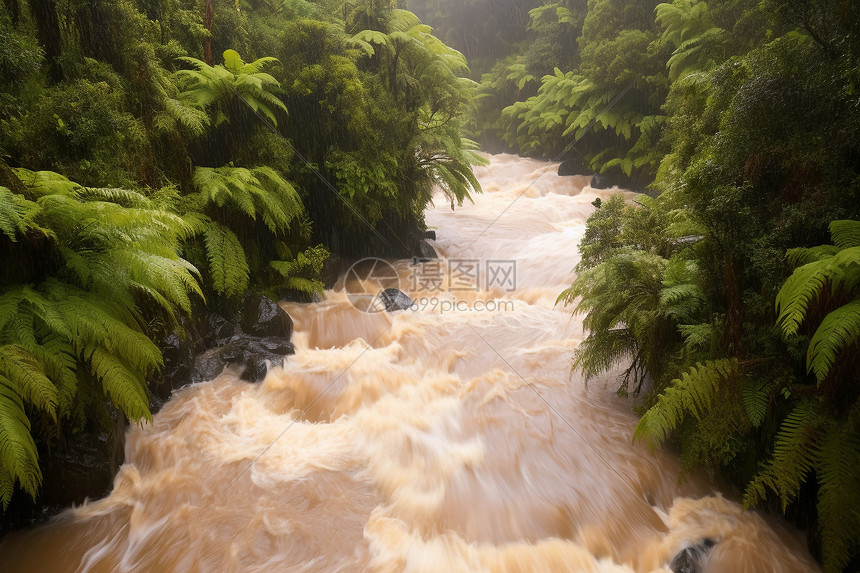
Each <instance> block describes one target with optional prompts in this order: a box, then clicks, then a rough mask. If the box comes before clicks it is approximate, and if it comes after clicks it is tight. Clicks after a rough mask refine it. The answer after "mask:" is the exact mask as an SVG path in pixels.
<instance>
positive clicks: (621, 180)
mask: <svg viewBox="0 0 860 573" xmlns="http://www.w3.org/2000/svg"><path fill="white" fill-rule="evenodd" d="M591 187H592V188H593V189H611V188H612V187H619V188H621V189H632V188H633V180H632V179H631V178H630V177H628V176H627V175H625V174H624V172H623V171H621V170H620V169H618V168H617V167H615V168H612V169H608V170H606V171H605V172H603V173H595V174H594V177H593V178H592V179H591Z"/></svg>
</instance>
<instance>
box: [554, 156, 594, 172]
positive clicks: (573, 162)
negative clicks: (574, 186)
mask: <svg viewBox="0 0 860 573" xmlns="http://www.w3.org/2000/svg"><path fill="white" fill-rule="evenodd" d="M591 173H593V171H592V170H591V168H590V167H589V166H588V163H587V162H585V161H584V160H583V158H582V157H579V156H577V157H571V158H568V159H565V160H564V161H562V162H561V163H559V165H558V174H559V176H561V177H568V176H571V175H591Z"/></svg>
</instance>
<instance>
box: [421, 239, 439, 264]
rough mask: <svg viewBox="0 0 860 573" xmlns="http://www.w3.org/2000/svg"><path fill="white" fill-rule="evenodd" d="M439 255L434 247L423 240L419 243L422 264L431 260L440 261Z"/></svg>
mask: <svg viewBox="0 0 860 573" xmlns="http://www.w3.org/2000/svg"><path fill="white" fill-rule="evenodd" d="M438 258H439V255H438V254H437V253H436V249H434V248H433V245H431V244H430V243H428V242H427V241H425V240H424V239H421V240H420V241H418V260H419V261H421V262H427V261H429V260H431V259H438Z"/></svg>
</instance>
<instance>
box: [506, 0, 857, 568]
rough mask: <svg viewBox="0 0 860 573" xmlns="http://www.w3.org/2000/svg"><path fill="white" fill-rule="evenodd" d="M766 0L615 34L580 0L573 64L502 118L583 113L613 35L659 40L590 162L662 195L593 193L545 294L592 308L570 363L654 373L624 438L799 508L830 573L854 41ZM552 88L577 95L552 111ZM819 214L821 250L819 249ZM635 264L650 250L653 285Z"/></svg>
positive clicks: (800, 10) (850, 259)
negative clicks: (576, 252) (647, 177)
mask: <svg viewBox="0 0 860 573" xmlns="http://www.w3.org/2000/svg"><path fill="white" fill-rule="evenodd" d="M768 6H770V5H767V6H765V5H754V4H747V5H743V3H729V2H718V1H712V2H708V3H707V4H706V3H704V2H691V1H685V0H676V1H674V2H671V3H665V4H660V5H659V6H656V7H655V8H656V10H655V12H654V14H655V23H656V24H657V26H658V28H657V29H654V28H649V27H648V26H642V25H636V26H629V25H628V30H629V31H630V32H629V33H627V34H616V36H615V38H614V39H613V38H611V37H609V35H608V31H609V30H615V29H618V27H619V26H624V24H623V22H624V19H625V17H626V16H625V12H624V10H623V9H619V8H618V7H613V6H609V5H607V4H606V3H604V2H597V1H595V2H592V3H590V4H589V13H588V15H587V17H586V19H585V22H584V26H583V35H582V38H581V56H582V64H581V65H580V66H579V68H578V69H575V70H571V71H570V72H567V73H556V74H554V78H553V79H545V81H544V82H543V85H544V87H543V88H542V91H541V92H540V94H539V95H540V96H541V97H542V98H544V101H538V99H534V100H533V101H532V102H528V101H527V102H522V103H520V104H515V106H518V107H519V109H517V110H509V111H508V112H505V113H510V112H511V111H516V112H517V113H518V114H520V115H519V116H518V117H520V118H526V117H530V118H533V121H535V122H537V119H534V118H538V117H542V119H541V121H544V122H545V124H544V125H542V126H541V127H539V128H538V127H536V128H535V133H536V135H541V128H545V129H555V130H556V131H558V130H559V129H561V126H562V125H564V123H563V122H565V123H566V122H571V121H572V120H571V119H570V118H571V117H573V118H574V120H575V119H576V114H577V113H580V107H582V105H583V104H582V103H581V102H582V101H583V100H579V101H577V100H575V98H574V94H575V90H576V89H577V88H578V87H579V88H581V89H582V90H583V92H582V93H589V90H591V89H594V90H595V91H594V93H595V94H600V93H612V92H609V91H606V90H607V86H609V85H612V84H611V83H610V82H609V81H608V80H609V79H610V77H611V76H612V75H613V74H624V73H628V74H629V73H631V71H630V70H628V69H626V67H624V66H617V67H616V63H617V62H621V61H623V60H624V58H625V56H624V55H623V54H619V53H618V50H617V49H616V50H613V51H610V50H609V48H608V46H610V45H614V46H615V47H616V48H618V47H619V46H621V45H624V46H627V47H628V48H629V49H630V50H631V51H633V52H635V51H636V50H637V49H639V48H637V46H638V45H639V44H637V42H642V41H644V40H642V36H641V34H636V33H635V30H639V31H640V32H642V33H644V34H645V35H646V36H648V35H649V34H654V35H653V36H649V37H651V40H649V42H650V43H649V44H648V46H649V48H648V50H649V54H650V55H651V56H653V57H654V59H653V60H650V61H649V60H648V59H647V58H643V59H642V62H643V64H642V65H643V67H644V68H645V69H648V70H649V71H650V68H648V66H650V65H652V64H653V63H656V62H659V61H662V64H661V65H662V66H664V68H665V69H667V70H668V74H667V75H666V77H665V80H666V81H667V82H668V84H661V83H660V81H658V76H657V75H656V74H655V75H650V74H646V75H644V76H642V77H641V80H642V81H643V82H644V85H650V86H651V87H652V88H653V90H652V91H651V92H650V93H651V95H652V96H655V97H657V98H658V99H662V100H663V101H662V103H660V104H659V105H660V108H659V112H654V111H648V112H646V113H643V117H642V120H641V121H639V123H638V129H639V131H640V132H641V134H642V137H640V138H639V140H638V141H637V143H636V144H634V145H633V146H632V147H630V148H629V151H628V152H627V153H626V154H623V155H622V154H621V153H618V152H617V151H616V150H617V149H620V150H623V149H624V147H623V146H618V145H617V144H618V141H617V140H615V141H612V140H609V139H607V140H605V141H601V142H600V143H599V146H600V147H599V148H598V149H596V152H594V153H592V154H591V155H589V157H590V159H591V162H592V166H593V167H598V168H599V167H600V165H599V164H598V162H604V163H603V165H604V167H607V166H616V167H621V168H625V169H627V168H629V167H630V166H631V165H632V166H633V168H634V169H635V166H636V160H637V159H638V160H643V159H641V158H642V157H644V156H645V155H647V156H648V157H649V159H647V160H644V161H645V163H643V164H642V165H656V163H657V162H659V169H658V170H657V181H656V182H655V184H654V188H655V189H656V190H658V191H660V192H661V194H660V196H659V197H658V198H657V199H655V200H647V199H646V200H639V199H637V201H638V202H641V203H642V207H640V208H636V209H634V208H633V207H631V206H629V205H625V204H624V203H623V201H621V200H620V199H612V200H607V201H604V202H603V203H602V205H601V206H600V208H599V209H598V211H597V212H596V213H595V214H594V215H593V216H592V217H591V219H590V220H589V223H588V225H587V227H586V233H585V238H584V240H583V244H582V245H581V247H580V250H581V252H582V255H583V258H582V261H581V263H580V264H579V265H578V267H577V272H578V273H579V276H578V277H577V279H576V281H575V282H574V284H573V285H572V286H571V288H570V289H568V290H567V291H565V292H564V293H562V297H561V299H560V300H564V301H565V302H574V301H575V300H578V304H577V305H576V307H575V309H576V310H577V311H581V312H586V313H587V314H586V326H587V327H588V328H589V330H590V331H589V333H588V336H587V338H586V339H585V341H583V343H582V344H581V345H580V347H579V348H578V349H577V351H576V354H575V361H576V365H577V366H578V367H580V368H582V369H583V371H584V372H585V374H586V376H588V375H590V374H591V373H592V372H598V371H607V370H609V369H610V367H612V366H613V365H617V364H625V363H630V362H627V361H631V362H632V364H631V366H630V370H628V371H626V372H625V374H624V378H623V381H622V387H621V389H622V391H625V390H626V388H627V384H628V380H627V379H628V378H629V377H630V375H631V374H630V372H631V370H632V371H633V372H635V373H636V375H637V376H638V377H640V378H642V379H646V380H649V381H650V383H651V385H650V387H648V388H647V389H648V392H647V393H646V395H645V397H644V402H643V406H642V411H643V417H642V420H641V421H640V424H639V426H638V427H637V430H636V435H637V437H640V438H645V439H648V440H650V441H652V442H657V443H661V442H664V441H666V440H671V441H672V442H673V443H674V444H675V445H676V446H677V447H678V448H679V450H680V452H681V460H682V466H683V467H684V468H685V470H686V469H688V468H691V467H693V466H697V465H700V466H705V467H707V468H709V469H711V470H718V471H720V472H722V474H723V475H724V476H725V477H727V478H728V479H729V480H731V481H732V482H733V483H734V484H735V485H736V486H737V487H739V488H740V489H743V490H746V495H745V502H746V503H747V505H748V506H750V507H751V506H754V505H757V504H760V503H764V502H770V501H771V497H773V498H774V499H778V500H779V501H780V503H781V505H782V507H783V509H784V510H786V511H787V513H788V514H789V515H792V516H795V517H796V516H799V515H803V516H804V517H805V518H806V517H809V518H811V519H812V520H813V523H814V528H813V531H814V533H813V537H814V539H813V542H814V543H816V544H819V546H820V549H821V552H822V556H823V562H824V567H825V569H826V570H828V571H839V570H842V569H843V568H844V567H845V566H846V565H847V564H848V563H853V561H852V560H856V559H857V555H858V550H860V547H858V543H857V540H856V535H855V534H853V533H852V532H855V531H856V530H857V520H858V516H860V511H858V507H860V503H858V497H860V483H858V478H857V476H856V472H853V471H851V470H849V469H848V467H849V466H848V463H854V462H853V461H850V460H856V456H857V444H858V441H860V439H858V435H860V434H858V433H857V431H858V425H857V410H858V406H857V404H858V398H860V391H858V388H857V386H856V380H857V379H858V375H860V372H858V364H860V362H858V351H860V302H858V301H860V299H858V298H857V297H858V292H860V291H858V288H860V286H858V283H860V260H858V253H860V251H858V248H860V239H858V237H860V226H858V223H857V222H856V220H857V218H858V216H860V212H858V205H860V187H858V184H860V180H858V178H857V171H856V161H855V159H852V158H855V156H856V153H855V151H854V150H855V149H856V146H857V141H858V136H860V123H858V122H857V121H856V117H857V116H856V98H853V95H852V94H854V92H855V89H854V87H853V86H854V85H855V84H856V74H855V72H854V70H856V52H852V53H850V52H851V51H850V50H849V49H848V46H849V45H854V44H853V42H854V41H855V39H854V38H853V35H854V32H850V31H848V30H847V28H845V27H844V23H843V22H841V21H839V18H836V17H835V16H834V17H830V16H826V17H825V16H824V14H825V13H827V11H826V10H824V11H821V10H822V9H823V7H824V4H823V3H820V2H803V3H801V4H799V5H797V6H796V7H795V6H794V5H792V6H791V7H789V6H788V4H787V3H775V4H774V6H777V8H778V10H777V12H778V13H779V14H781V16H774V12H773V11H769V10H768V9H767V7H768ZM788 16H790V17H788ZM655 32H658V33H655ZM840 34H841V36H840ZM730 37H731V38H732V40H731V41H728V38H730ZM835 37H840V38H841V39H840V40H838V41H835V40H834V38H835ZM637 38H639V39H638V40H637ZM641 45H644V44H641ZM837 45H838V46H840V47H839V48H836V46H837ZM604 50H606V51H604ZM598 62H603V64H602V67H601V66H597V63H598ZM618 77H621V76H619V75H616V76H615V79H617V78H618ZM626 77H630V76H629V75H628V76H626ZM565 82H570V83H568V84H565ZM586 82H591V85H589V84H588V83H586ZM649 82H650V83H649ZM592 85H593V86H596V87H594V88H592V87H591V86H592ZM615 85H616V87H617V85H618V84H617V83H616V84H615ZM825 85H826V86H828V87H827V88H824V87H823V86H825ZM661 86H662V87H661ZM667 86H668V90H667V91H661V90H663V88H665V87H667ZM551 87H552V88H554V89H556V91H555V92H553V93H554V94H562V95H564V96H565V97H570V98H571V99H570V101H571V102H572V103H574V104H575V105H571V106H567V102H565V101H563V100H564V98H563V97H557V96H555V95H554V96H553V97H554V98H555V101H552V102H550V104H549V105H547V103H546V102H547V101H549V100H547V98H546V95H547V94H549V93H550V88H551ZM562 88H563V89H562ZM632 89H634V88H631V90H632ZM852 98H853V100H852ZM652 102H653V100H652ZM540 106H543V107H540ZM566 106H567V107H566ZM651 109H652V110H653V109H654V108H651ZM537 112H539V113H537ZM528 114H531V116H529V115H528ZM786 118H789V119H786ZM649 123H651V125H650V126H648V127H647V128H646V125H648V124H649ZM534 125H538V124H537V123H535V124H534ZM619 125H621V124H619ZM601 127H603V128H605V127H607V126H606V125H601ZM522 129H523V131H521V132H520V134H521V135H522V134H523V133H525V129H527V128H522ZM635 133H636V132H635V130H634V131H632V132H631V135H633V136H634V137H635ZM569 135H577V134H576V132H571V133H570V134H569ZM615 135H616V136H624V137H627V134H626V133H623V132H622V133H620V134H619V133H616V134H615ZM546 141H549V140H546ZM628 141H629V140H628ZM646 141H647V145H646V144H645V143H642V144H641V146H640V142H646ZM582 142H583V144H586V143H588V138H587V136H586V135H584V134H583V140H582ZM538 143H540V142H538ZM612 145H614V146H615V147H610V146H612ZM634 149H635V150H636V151H635V153H634ZM637 154H640V155H637ZM607 159H608V161H607ZM637 213H639V214H637ZM828 224H829V228H830V236H831V243H832V244H821V243H823V242H825V241H826V230H827V228H828ZM813 245H819V246H813ZM786 253H787V256H786ZM649 260H652V261H656V260H660V261H662V263H661V265H660V266H656V265H652V266H651V267H650V268H652V269H653V270H654V276H655V277H657V278H656V279H654V280H652V281H650V282H649V281H645V280H643V277H647V276H649V275H647V274H643V272H642V269H644V268H647V267H646V266H644V265H643V263H644V262H645V261H649ZM637 264H638V266H637ZM791 267H795V270H794V272H793V274H792V272H791ZM658 284H659V286H658ZM643 347H647V350H646V351H643V350H642V348H643ZM643 355H646V356H649V359H647V360H643V359H642V356H643ZM655 357H656V358H655ZM776 428H779V429H778V431H777V430H775V429H776ZM760 460H767V461H765V462H760ZM846 460H848V461H846ZM815 500H817V505H816V503H815Z"/></svg>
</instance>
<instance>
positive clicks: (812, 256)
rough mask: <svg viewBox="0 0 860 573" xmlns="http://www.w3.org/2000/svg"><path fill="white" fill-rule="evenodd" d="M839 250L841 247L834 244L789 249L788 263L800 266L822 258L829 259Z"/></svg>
mask: <svg viewBox="0 0 860 573" xmlns="http://www.w3.org/2000/svg"><path fill="white" fill-rule="evenodd" d="M838 252H839V247H836V246H834V245H819V246H817V247H808V248H807V247H798V248H796V249H789V250H788V252H787V253H786V255H785V257H786V258H787V259H788V264H790V265H791V266H793V267H799V266H802V265H806V264H808V263H813V262H815V261H820V260H822V259H829V258H830V257H832V256H833V255H835V254H836V253H838Z"/></svg>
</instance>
